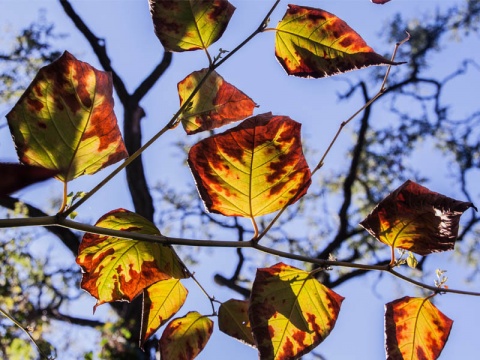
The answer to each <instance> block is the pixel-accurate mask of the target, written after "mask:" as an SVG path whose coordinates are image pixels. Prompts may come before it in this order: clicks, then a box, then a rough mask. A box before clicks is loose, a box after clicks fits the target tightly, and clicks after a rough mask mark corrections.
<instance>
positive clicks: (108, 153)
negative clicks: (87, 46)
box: [7, 52, 128, 182]
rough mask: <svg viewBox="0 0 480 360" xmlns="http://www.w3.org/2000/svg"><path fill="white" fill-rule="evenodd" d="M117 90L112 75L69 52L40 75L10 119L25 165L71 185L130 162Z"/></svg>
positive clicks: (10, 114)
mask: <svg viewBox="0 0 480 360" xmlns="http://www.w3.org/2000/svg"><path fill="white" fill-rule="evenodd" d="M112 89H113V85H112V76H111V74H110V73H107V72H104V71H99V70H97V69H95V68H93V67H92V66H90V65H89V64H87V63H84V62H81V61H78V60H77V59H76V58H75V57H74V56H73V55H71V54H70V53H68V52H65V53H64V54H63V55H62V56H61V57H60V58H59V59H57V60H56V61H54V62H53V63H51V64H50V65H47V66H45V67H43V68H42V69H40V71H39V72H38V74H37V76H36V77H35V79H34V80H33V81H32V83H31V84H30V86H29V87H28V88H27V90H25V93H24V94H23V95H22V97H21V98H20V100H19V101H18V102H17V104H16V105H15V106H14V108H13V109H12V110H11V111H10V112H9V113H8V115H7V120H8V125H9V127H10V132H11V133H12V135H13V138H14V141H15V146H16V148H17V153H18V156H19V158H20V161H21V162H22V163H24V164H28V165H36V166H41V167H44V168H47V169H52V170H56V171H58V174H57V175H56V177H57V178H58V179H59V180H62V181H64V182H67V181H70V180H72V179H75V178H76V177H78V176H80V175H83V174H94V173H96V172H97V171H99V170H101V169H103V168H105V167H106V166H108V165H111V164H114V163H116V162H118V161H120V160H122V159H124V158H126V157H127V156H128V154H127V151H126V149H125V146H124V144H123V140H122V137H121V134H120V130H119V128H118V125H117V118H116V117H115V114H114V112H113V97H112Z"/></svg>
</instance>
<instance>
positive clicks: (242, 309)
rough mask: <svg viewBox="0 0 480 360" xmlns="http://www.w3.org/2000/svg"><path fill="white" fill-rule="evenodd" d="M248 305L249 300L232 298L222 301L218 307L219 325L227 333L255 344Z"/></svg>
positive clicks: (244, 341)
mask: <svg viewBox="0 0 480 360" xmlns="http://www.w3.org/2000/svg"><path fill="white" fill-rule="evenodd" d="M248 306H249V301H247V300H235V299H230V300H228V301H226V302H224V303H222V305H220V308H219V309H218V327H219V329H220V331H223V332H224V333H225V334H227V335H230V336H231V337H234V338H235V339H237V340H240V341H241V342H243V343H245V344H247V345H251V346H255V341H254V340H253V335H252V328H251V326H250V320H249V319H248Z"/></svg>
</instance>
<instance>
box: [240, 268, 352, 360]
mask: <svg viewBox="0 0 480 360" xmlns="http://www.w3.org/2000/svg"><path fill="white" fill-rule="evenodd" d="M343 299H344V298H343V297H342V296H340V295H338V294H336V293H335V292H333V291H332V290H330V289H328V288H326V287H325V286H323V285H322V284H321V283H320V282H318V280H316V279H315V277H314V276H312V275H310V273H308V272H305V271H302V270H299V269H297V268H294V267H291V266H288V265H285V264H283V263H279V264H276V265H274V266H272V267H270V268H264V269H258V270H257V274H256V277H255V281H254V283H253V287H252V294H251V297H250V309H249V318H250V323H251V326H252V331H253V337H254V339H255V342H256V344H257V347H258V351H259V353H260V358H261V359H275V360H277V359H278V360H286V359H298V358H299V357H301V356H302V355H304V354H306V353H308V352H310V351H311V350H312V349H314V348H315V347H316V346H317V345H318V344H320V343H321V342H322V341H323V340H324V339H325V338H326V337H327V336H328V335H329V334H330V332H331V331H332V329H333V327H334V326H335V322H336V321H337V317H338V314H339V312H340V306H341V304H342V301H343Z"/></svg>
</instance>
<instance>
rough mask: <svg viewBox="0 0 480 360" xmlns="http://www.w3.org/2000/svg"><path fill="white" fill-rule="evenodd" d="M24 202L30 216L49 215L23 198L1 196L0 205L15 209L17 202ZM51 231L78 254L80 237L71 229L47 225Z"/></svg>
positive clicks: (75, 254) (74, 253) (73, 252)
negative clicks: (22, 199)
mask: <svg viewBox="0 0 480 360" xmlns="http://www.w3.org/2000/svg"><path fill="white" fill-rule="evenodd" d="M19 202H20V203H22V204H24V205H25V206H26V207H27V209H28V216H30V217H43V216H48V215H47V214H45V213H44V212H43V211H42V210H40V209H38V208H36V207H35V206H33V205H30V204H27V203H24V202H23V201H21V200H18V199H16V198H13V197H10V196H0V206H3V207H5V208H7V209H10V210H14V209H15V204H17V203H19ZM45 229H47V230H48V231H49V232H51V233H52V234H54V235H55V236H57V237H58V238H59V239H60V241H61V242H62V243H63V244H64V245H65V246H66V247H67V248H68V249H69V250H70V251H71V252H72V254H73V255H74V256H77V254H78V245H79V244H80V238H79V237H78V236H77V235H76V234H75V233H73V232H72V231H71V230H70V229H67V228H65V227H60V226H45Z"/></svg>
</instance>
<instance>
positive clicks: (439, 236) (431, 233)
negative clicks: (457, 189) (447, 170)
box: [360, 180, 474, 255]
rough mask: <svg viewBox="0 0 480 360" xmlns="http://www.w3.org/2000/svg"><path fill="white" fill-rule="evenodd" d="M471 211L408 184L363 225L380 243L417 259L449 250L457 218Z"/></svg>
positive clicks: (469, 204)
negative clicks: (404, 251) (419, 256)
mask: <svg viewBox="0 0 480 360" xmlns="http://www.w3.org/2000/svg"><path fill="white" fill-rule="evenodd" d="M470 207H474V206H473V204H472V203H470V202H463V201H458V200H455V199H452V198H449V197H446V196H444V195H441V194H438V193H436V192H433V191H430V190H429V189H427V188H426V187H423V186H421V185H419V184H417V183H414V182H412V181H410V180H408V181H406V182H405V183H404V184H403V185H401V186H400V187H399V188H398V189H397V190H395V191H394V192H392V193H391V194H390V195H388V196H387V197H386V198H385V199H383V200H382V201H381V202H380V203H379V204H378V205H377V206H376V207H375V209H373V211H372V212H371V213H370V214H369V215H368V216H367V217H366V218H365V220H363V221H362V222H361V223H360V225H362V226H363V227H364V228H365V229H366V230H368V232H369V233H370V234H372V235H373V236H374V237H375V238H377V239H378V240H380V241H381V242H383V243H385V244H387V245H389V246H392V247H395V248H401V249H405V250H409V251H412V252H415V253H417V254H420V255H427V254H430V253H432V252H438V251H446V250H452V249H453V248H454V245H455V239H456V238H457V236H458V224H459V221H460V216H461V215H462V214H463V212H464V211H465V210H467V209H468V208H470Z"/></svg>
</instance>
